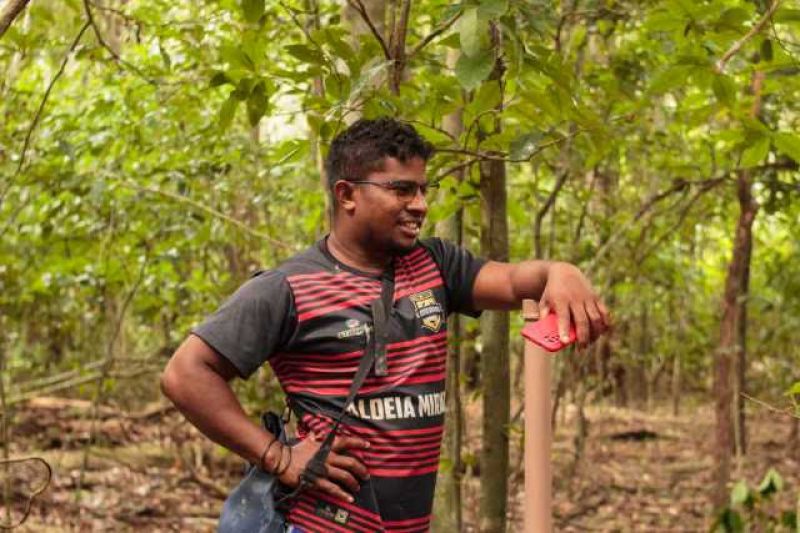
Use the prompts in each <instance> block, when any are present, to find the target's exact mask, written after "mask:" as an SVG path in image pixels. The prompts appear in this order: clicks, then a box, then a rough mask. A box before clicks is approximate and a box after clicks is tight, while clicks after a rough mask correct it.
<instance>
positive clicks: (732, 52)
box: [714, 0, 781, 74]
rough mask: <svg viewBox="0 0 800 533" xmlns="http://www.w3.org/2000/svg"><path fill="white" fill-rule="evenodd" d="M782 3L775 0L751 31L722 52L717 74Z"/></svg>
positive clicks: (717, 64) (716, 70) (716, 67)
mask: <svg viewBox="0 0 800 533" xmlns="http://www.w3.org/2000/svg"><path fill="white" fill-rule="evenodd" d="M780 3H781V0H774V1H773V2H772V5H771V6H770V7H769V9H768V10H767V12H766V13H764V16H763V17H761V19H760V20H759V21H758V22H756V24H755V26H753V27H752V28H750V31H749V32H747V33H746V34H745V35H744V37H742V38H741V39H739V40H738V41H736V42H735V43H733V44H732V45H731V47H730V48H728V51H727V52H725V53H724V54H722V57H721V58H720V59H719V61H717V63H716V65H715V66H714V71H715V72H716V73H717V74H722V73H723V71H724V70H725V65H727V64H728V61H730V60H731V58H732V57H733V56H735V55H736V54H737V53H738V52H739V50H741V48H742V46H744V45H745V43H747V41H749V40H750V39H752V38H753V37H755V36H756V35H757V34H758V32H760V31H761V30H762V29H763V28H764V26H766V24H767V22H769V20H770V19H771V18H772V15H773V14H774V13H775V10H776V9H778V6H779V5H780Z"/></svg>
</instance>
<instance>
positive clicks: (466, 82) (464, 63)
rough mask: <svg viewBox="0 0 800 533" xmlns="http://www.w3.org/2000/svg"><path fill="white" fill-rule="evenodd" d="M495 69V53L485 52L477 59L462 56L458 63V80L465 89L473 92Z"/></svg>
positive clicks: (476, 57)
mask: <svg viewBox="0 0 800 533" xmlns="http://www.w3.org/2000/svg"><path fill="white" fill-rule="evenodd" d="M492 68H494V53H493V51H492V50H484V51H483V52H481V53H480V54H479V55H477V56H475V57H469V56H467V55H465V54H462V55H461V56H460V57H459V58H458V62H457V63H456V78H458V82H459V83H460V84H461V86H462V87H464V89H466V90H468V91H471V90H472V89H474V88H475V87H477V86H478V85H480V84H481V82H482V81H483V80H485V79H486V78H488V77H489V74H491V73H492Z"/></svg>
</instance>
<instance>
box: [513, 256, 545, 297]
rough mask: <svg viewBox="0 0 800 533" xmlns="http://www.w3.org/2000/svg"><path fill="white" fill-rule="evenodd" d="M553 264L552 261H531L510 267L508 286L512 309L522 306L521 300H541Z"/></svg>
mask: <svg viewBox="0 0 800 533" xmlns="http://www.w3.org/2000/svg"><path fill="white" fill-rule="evenodd" d="M553 264H555V262H554V261H543V260H531V261H522V262H520V263H516V264H514V265H512V269H511V273H510V276H509V277H510V283H509V286H510V291H511V299H512V300H513V302H514V308H518V307H519V306H520V305H522V300H525V299H533V300H537V301H538V300H540V299H541V297H542V293H543V292H544V288H545V286H546V285H547V279H548V275H549V272H550V268H551V267H552V266H553Z"/></svg>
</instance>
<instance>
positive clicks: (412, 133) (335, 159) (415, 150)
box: [325, 117, 433, 192]
mask: <svg viewBox="0 0 800 533" xmlns="http://www.w3.org/2000/svg"><path fill="white" fill-rule="evenodd" d="M432 154H433V145H432V144H431V143H429V142H428V141H426V140H425V139H424V138H422V137H421V136H420V134H419V133H417V130H415V129H414V127H413V126H412V125H411V124H408V123H407V122H402V121H399V120H397V119H394V118H390V117H381V118H377V119H372V120H370V119H361V120H358V121H356V122H354V123H353V124H352V125H350V127H348V128H347V129H346V130H344V131H343V132H341V133H339V134H338V135H337V136H336V138H334V139H333V142H332V143H331V147H330V151H329V152H328V157H327V159H326V160H325V171H326V172H327V174H328V191H329V192H332V191H333V185H334V184H335V183H336V182H337V181H339V180H348V181H352V180H362V179H365V178H366V177H367V175H369V173H370V172H373V171H375V170H380V169H382V168H383V162H384V159H385V158H387V157H394V158H396V159H397V160H399V161H400V162H402V163H405V162H406V161H408V160H410V159H413V158H415V157H419V158H422V160H424V161H427V160H428V159H429V158H430V157H431V155H432Z"/></svg>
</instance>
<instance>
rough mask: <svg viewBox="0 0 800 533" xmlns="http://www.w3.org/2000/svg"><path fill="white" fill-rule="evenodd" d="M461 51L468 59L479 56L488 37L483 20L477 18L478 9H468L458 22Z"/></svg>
mask: <svg viewBox="0 0 800 533" xmlns="http://www.w3.org/2000/svg"><path fill="white" fill-rule="evenodd" d="M458 23H459V32H458V34H459V38H460V39H461V51H462V52H464V54H466V55H468V56H469V57H477V56H479V55H480V54H481V52H482V49H483V43H484V41H485V39H486V38H487V36H488V32H489V27H488V24H487V23H486V21H485V20H483V19H482V18H481V17H479V16H478V8H477V7H470V8H468V9H466V10H465V11H464V14H463V15H462V16H461V18H460V19H459V21H458Z"/></svg>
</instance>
